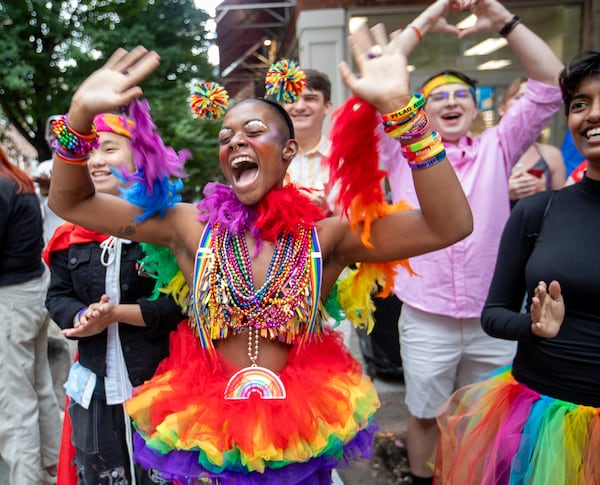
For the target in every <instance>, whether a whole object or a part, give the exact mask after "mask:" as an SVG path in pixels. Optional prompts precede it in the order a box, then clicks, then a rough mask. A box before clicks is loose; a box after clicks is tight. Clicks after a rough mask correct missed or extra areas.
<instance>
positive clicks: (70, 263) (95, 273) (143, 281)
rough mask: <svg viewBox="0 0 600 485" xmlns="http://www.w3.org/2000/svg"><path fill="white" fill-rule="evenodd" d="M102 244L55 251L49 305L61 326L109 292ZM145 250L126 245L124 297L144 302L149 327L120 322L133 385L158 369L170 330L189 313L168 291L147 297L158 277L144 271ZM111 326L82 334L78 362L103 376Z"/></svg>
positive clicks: (124, 300) (69, 324) (126, 300)
mask: <svg viewBox="0 0 600 485" xmlns="http://www.w3.org/2000/svg"><path fill="white" fill-rule="evenodd" d="M101 253H102V250H101V248H100V244H99V243H97V242H90V243H85V244H77V245H73V246H71V247H69V248H68V249H65V250H62V251H56V252H54V253H52V255H51V261H50V267H51V282H50V287H49V289H48V294H47V297H46V307H47V308H48V311H49V312H50V316H51V317H52V319H53V320H54V321H55V322H56V323H57V324H58V325H59V326H60V327H61V328H71V327H73V317H74V316H75V314H76V313H77V312H78V311H79V310H80V309H81V308H83V307H85V306H88V305H89V304H91V303H95V302H98V301H99V300H100V297H101V296H102V295H103V294H104V293H106V291H105V277H106V267H105V266H103V265H102V263H101V262H100V255H101ZM143 256H144V253H143V251H142V248H141V246H140V245H139V244H138V243H136V242H132V243H130V244H123V245H122V254H121V271H120V273H121V276H120V291H121V300H120V303H130V304H131V303H137V304H139V305H140V308H141V311H142V315H143V317H144V322H145V323H146V327H137V326H134V325H127V324H122V325H119V337H120V340H121V346H122V348H123V354H124V356H125V361H126V365H127V369H128V372H129V379H130V380H131V383H132V384H133V385H134V386H137V385H139V384H141V383H143V382H144V381H145V380H147V379H149V378H150V377H151V376H152V374H153V373H154V371H155V369H156V366H157V365H158V363H159V362H160V361H161V360H162V359H163V358H164V357H166V356H167V355H168V349H169V333H170V332H171V331H172V330H174V329H175V328H176V327H177V324H178V323H179V322H180V321H181V320H183V319H184V318H185V315H184V314H182V312H181V309H180V308H179V306H178V305H177V303H175V301H174V300H173V299H172V298H171V297H169V296H164V295H162V296H160V297H159V298H158V299H156V300H154V301H150V300H149V299H148V298H149V297H150V295H151V294H152V291H153V289H154V284H155V280H154V279H153V278H151V277H148V276H144V274H143V272H141V271H139V263H138V261H139V260H140V259H142V258H143ZM107 335H108V333H107V331H106V330H104V331H103V332H102V333H100V334H98V335H94V336H91V337H85V338H81V339H78V350H79V362H80V363H81V364H82V365H83V366H85V367H87V368H88V369H90V370H91V371H92V372H94V373H95V374H97V375H98V376H105V375H106V343H107Z"/></svg>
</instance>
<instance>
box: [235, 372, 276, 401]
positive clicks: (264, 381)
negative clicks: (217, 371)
mask: <svg viewBox="0 0 600 485" xmlns="http://www.w3.org/2000/svg"><path fill="white" fill-rule="evenodd" d="M252 394H258V396H259V397H260V398H261V399H285V397H286V393H285V386H284V385H283V382H281V379H280V378H279V376H278V375H277V374H275V372H273V371H272V370H270V369H267V368H266V367H260V366H258V365H252V366H250V367H245V368H244V369H241V370H239V371H237V372H236V373H235V374H233V375H232V376H231V379H229V382H228V383H227V387H226V388H225V393H224V397H225V399H227V400H241V399H250V396H251V395H252Z"/></svg>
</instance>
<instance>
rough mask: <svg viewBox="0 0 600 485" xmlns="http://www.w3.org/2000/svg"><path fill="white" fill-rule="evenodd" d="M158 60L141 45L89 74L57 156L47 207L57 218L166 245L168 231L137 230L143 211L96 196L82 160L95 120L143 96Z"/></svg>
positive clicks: (89, 146) (119, 53) (115, 199)
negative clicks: (144, 84) (69, 142)
mask: <svg viewBox="0 0 600 485" xmlns="http://www.w3.org/2000/svg"><path fill="white" fill-rule="evenodd" d="M158 64H159V57H158V54H156V53H155V52H149V51H148V50H147V49H145V48H144V47H136V48H135V49H133V50H132V51H131V52H127V51H126V50H124V49H118V50H117V51H115V53H114V54H113V55H112V56H111V57H110V59H109V60H108V61H107V62H106V64H105V65H104V66H102V67H101V68H100V69H99V70H97V71H95V72H94V73H92V74H91V75H90V76H89V77H88V78H87V79H86V80H85V81H84V82H83V83H82V84H81V86H80V87H79V88H78V89H77V91H76V93H75V94H74V96H73V99H72V100H71V105H70V108H69V112H68V114H67V116H66V120H65V121H66V124H65V128H64V133H65V138H67V139H68V137H71V140H75V141H76V143H75V146H74V148H72V149H70V148H68V147H67V148H60V149H59V151H57V153H58V155H57V154H55V158H54V166H53V169H52V184H51V187H50V194H49V199H48V203H49V206H50V207H51V208H52V210H54V212H56V213H57V214H58V215H60V216H61V217H63V218H64V219H66V220H68V221H71V222H74V223H75V224H79V225H82V226H85V227H88V228H90V229H94V230H96V231H100V232H105V233H108V234H113V235H116V236H120V237H125V238H128V239H135V240H138V241H139V240H143V241H148V242H155V243H159V244H160V243H162V244H165V243H166V242H167V241H166V240H165V236H161V234H165V233H168V231H158V230H150V229H151V228H152V226H153V225H154V224H155V221H149V222H148V223H147V224H145V227H147V228H148V230H146V231H145V232H144V231H142V232H140V228H139V225H138V224H137V223H136V222H135V218H136V217H137V216H139V215H140V213H141V210H140V209H138V208H137V207H135V206H133V205H132V204H129V203H128V202H126V201H125V200H123V199H121V198H120V197H116V196H113V195H109V194H101V193H96V192H95V190H94V185H93V183H92V180H91V178H90V175H89V172H88V169H87V165H86V163H85V162H86V158H87V154H88V153H89V152H90V150H91V149H92V148H93V147H92V145H93V142H92V141H91V140H92V139H91V134H92V131H93V128H92V126H93V120H94V116H95V115H97V114H99V113H105V112H111V111H114V110H116V109H118V108H119V107H122V106H125V105H127V104H128V103H129V102H130V101H132V100H133V99H135V98H137V97H139V96H141V95H142V89H141V88H140V86H139V83H140V82H141V81H142V80H143V79H145V78H146V77H147V76H148V75H149V74H150V73H151V72H152V71H154V70H155V69H156V67H158Z"/></svg>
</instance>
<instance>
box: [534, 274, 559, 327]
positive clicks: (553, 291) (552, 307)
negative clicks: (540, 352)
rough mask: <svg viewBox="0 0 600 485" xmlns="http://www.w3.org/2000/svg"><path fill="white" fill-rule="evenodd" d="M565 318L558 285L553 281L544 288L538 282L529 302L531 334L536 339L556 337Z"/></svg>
mask: <svg viewBox="0 0 600 485" xmlns="http://www.w3.org/2000/svg"><path fill="white" fill-rule="evenodd" d="M564 318H565V302H564V300H563V297H562V293H561V290H560V284H559V283H558V281H556V280H554V281H552V282H551V283H550V285H548V286H546V283H545V282H544V281H540V282H539V283H538V285H537V286H536V288H535V290H534V296H533V298H532V301H531V332H532V333H533V334H534V335H537V336H538V337H544V338H553V337H556V335H557V334H558V331H559V330H560V327H561V325H562V322H563V320H564Z"/></svg>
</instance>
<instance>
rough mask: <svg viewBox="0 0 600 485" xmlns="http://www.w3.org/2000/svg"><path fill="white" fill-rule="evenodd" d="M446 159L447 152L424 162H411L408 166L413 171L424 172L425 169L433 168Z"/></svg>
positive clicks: (442, 152) (444, 151)
mask: <svg viewBox="0 0 600 485" xmlns="http://www.w3.org/2000/svg"><path fill="white" fill-rule="evenodd" d="M445 159H446V150H443V151H441V152H440V153H438V154H437V155H435V156H434V157H433V158H429V159H427V160H426V161H423V162H412V163H411V162H409V163H408V166H409V167H410V168H411V169H413V170H423V169H424V168H429V167H433V166H434V165H437V164H438V163H441V162H442V161H444V160H445Z"/></svg>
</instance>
